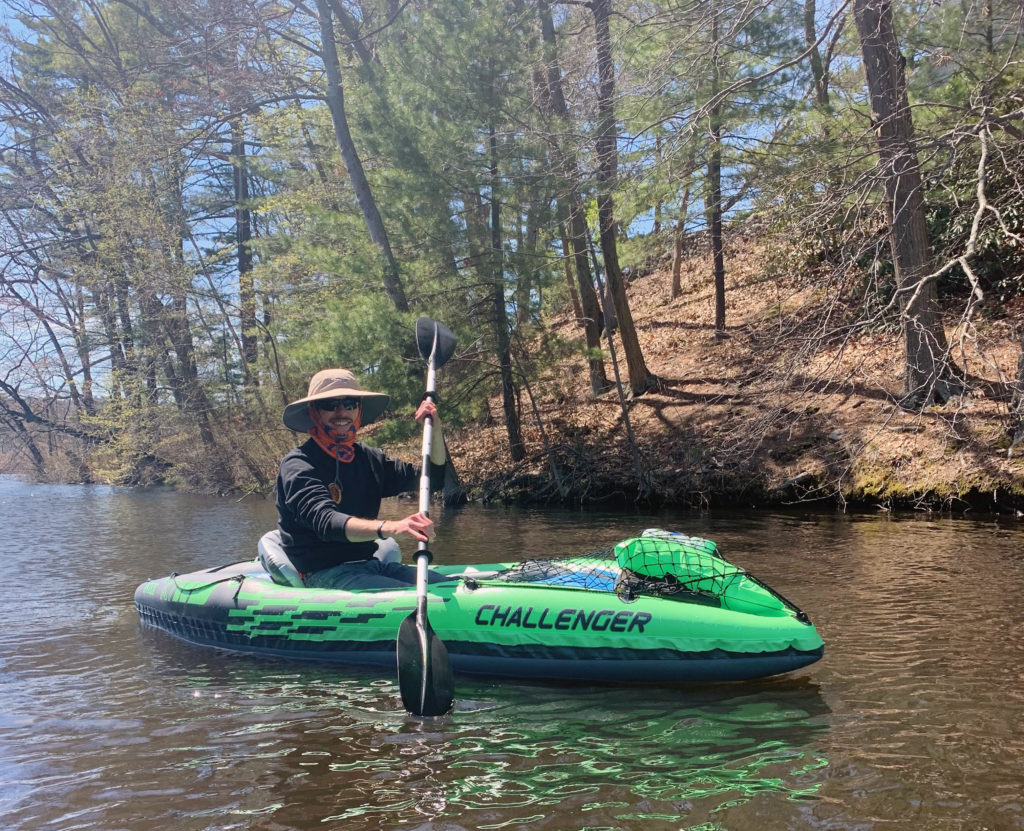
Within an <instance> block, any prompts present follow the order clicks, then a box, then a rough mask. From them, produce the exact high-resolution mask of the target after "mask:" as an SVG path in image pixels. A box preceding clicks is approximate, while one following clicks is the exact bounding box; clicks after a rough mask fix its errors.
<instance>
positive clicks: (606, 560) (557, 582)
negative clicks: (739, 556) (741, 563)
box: [501, 528, 745, 605]
mask: <svg viewBox="0 0 1024 831" xmlns="http://www.w3.org/2000/svg"><path fill="white" fill-rule="evenodd" d="M743 574H745V572H744V570H743V569H741V568H738V567H737V566H734V565H733V564H732V563H729V562H726V561H725V560H723V559H722V558H721V557H719V556H718V548H717V546H716V545H715V544H714V543H713V542H712V541H711V540H705V539H701V538H700V537H688V536H686V535H685V534H678V533H676V532H674V531H662V530H660V529H655V528H651V529H648V530H646V531H644V532H643V534H642V535H641V536H639V537H631V538H629V539H626V540H623V541H622V542H620V543H619V544H618V545H615V546H609V547H608V548H601V549H598V550H597V551H592V552H590V553H589V554H586V555H583V556H580V557H559V558H551V559H533V560H524V561H523V562H521V563H518V564H516V565H515V566H514V567H513V568H511V569H509V570H508V571H506V572H504V573H503V574H502V575H501V579H502V580H505V581H508V582H516V583H518V582H526V583H535V584H536V583H544V584H547V585H551V586H561V587H564V588H579V589H588V590H590V591H608V592H615V593H616V594H617V595H618V596H619V597H620V598H621V599H623V600H626V601H630V600H636V599H637V598H638V597H641V596H645V595H646V596H651V595H655V596H659V597H668V598H675V599H678V600H689V601H691V602H698V603H710V604H713V605H718V602H719V598H721V597H722V595H723V594H725V591H726V589H728V587H729V586H730V585H732V583H733V582H735V581H736V580H738V579H740V578H741V577H742V575H743Z"/></svg>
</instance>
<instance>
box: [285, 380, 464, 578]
mask: <svg viewBox="0 0 1024 831" xmlns="http://www.w3.org/2000/svg"><path fill="white" fill-rule="evenodd" d="M389 400H390V399H389V398H388V396H387V395H385V394H384V393H379V392H371V391H369V390H364V389H363V388H362V387H361V386H360V385H359V382H358V381H357V380H356V377H355V375H353V374H352V373H351V372H350V371H349V370H347V369H324V370H321V371H320V372H318V373H317V374H316V375H314V376H313V378H312V379H311V380H310V382H309V390H308V393H307V395H306V397H305V398H300V399H299V400H298V401H293V402H292V403H291V404H289V405H288V406H287V407H286V408H285V411H284V423H285V425H286V426H287V427H289V428H291V429H292V430H295V431H296V432H299V433H309V435H310V438H309V439H308V440H307V441H306V442H305V443H304V444H302V445H301V446H300V447H297V448H296V449H294V450H292V451H291V452H290V453H288V455H286V456H285V457H284V459H283V460H282V461H281V468H280V471H279V473H278V477H277V515H278V529H279V531H280V535H281V544H282V547H283V548H284V551H285V554H286V555H287V556H288V559H289V560H291V562H292V564H293V565H294V566H295V569H296V570H297V571H298V572H299V574H300V575H301V578H302V581H303V583H304V584H305V585H306V586H309V587H312V588H331V589H348V590H351V589H367V588H394V587H398V586H410V585H415V583H416V569H415V567H413V566H407V565H403V564H402V563H401V562H387V561H385V560H386V558H377V557H374V554H375V553H376V552H377V550H378V543H379V542H381V541H384V540H388V539H389V538H394V537H408V538H410V539H412V540H416V541H429V540H430V539H431V538H432V537H433V535H434V523H433V521H432V520H431V519H430V518H429V517H428V516H426V515H425V514H423V513H420V512H419V511H417V512H416V513H414V514H409V515H408V516H407V517H405V518H403V519H388V520H381V519H378V516H377V515H378V513H379V512H380V504H381V500H382V499H383V498H385V497H389V496H397V495H398V494H400V493H405V492H407V491H415V490H418V488H419V479H420V469H419V467H418V466H417V465H413V464H409V463H408V462H403V461H400V460H398V459H392V458H390V457H388V456H387V455H386V454H385V453H384V451H383V450H379V449H377V448H374V447H369V446H367V445H365V444H363V443H362V442H358V441H356V436H357V434H358V432H359V429H360V428H361V427H363V426H365V425H367V424H369V423H370V422H372V421H373V420H374V419H376V418H378V417H379V416H380V415H381V413H383V412H384V410H385V409H386V408H387V406H388V402H389ZM427 416H430V418H431V419H432V421H433V437H432V442H431V446H430V471H429V477H430V485H431V490H432V491H433V490H436V489H437V488H438V487H440V485H441V484H442V482H443V479H444V469H445V468H444V466H445V447H444V436H443V433H442V429H441V420H440V418H439V417H438V413H437V407H436V405H435V404H434V402H433V401H431V400H429V399H426V400H424V401H423V403H421V404H420V406H419V408H418V409H417V410H416V414H415V419H416V420H417V421H422V420H423V419H424V418H426V417H427ZM443 579H445V578H444V577H443V576H442V575H440V574H436V573H434V572H430V573H429V580H430V582H432V583H433V582H440V581H441V580H443Z"/></svg>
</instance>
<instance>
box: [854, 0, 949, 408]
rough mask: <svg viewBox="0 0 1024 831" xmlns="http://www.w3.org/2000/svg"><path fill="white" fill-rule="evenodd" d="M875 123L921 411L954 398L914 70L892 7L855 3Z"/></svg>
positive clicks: (876, 0) (910, 375) (881, 2)
mask: <svg viewBox="0 0 1024 831" xmlns="http://www.w3.org/2000/svg"><path fill="white" fill-rule="evenodd" d="M853 11H854V17H855V18H856V21H857V33H858V35H859V37H860V44H861V52H862V54H863V56H864V69H865V74H866V76H867V84H868V93H869V96H870V100H871V120H872V122H873V124H874V127H875V134H876V136H877V139H878V155H879V159H880V161H881V167H882V176H883V184H884V191H885V209H886V216H887V218H888V221H889V243H890V248H891V250H892V258H893V266H894V270H895V273H896V287H897V291H898V293H899V298H900V308H901V312H902V317H903V345H904V358H905V364H906V377H905V379H904V385H903V405H904V406H906V407H909V408H915V409H916V408H920V407H925V406H928V405H929V404H932V403H944V402H945V401H947V400H948V399H949V397H950V394H951V392H950V388H949V384H948V383H947V381H946V375H947V366H946V354H947V344H946V336H945V332H944V331H943V329H942V321H941V318H940V315H939V306H938V292H937V289H936V286H935V282H934V281H925V279H924V278H925V277H926V276H927V275H928V274H929V272H930V271H931V257H930V253H929V244H928V228H927V225H926V224H925V204H924V191H923V183H922V181H921V170H920V167H919V165H918V161H917V150H916V148H915V146H914V125H913V120H912V118H911V113H910V104H909V102H908V100H907V90H906V78H905V76H904V72H903V68H904V65H905V63H906V61H905V59H904V58H903V56H902V55H901V54H900V51H899V44H898V43H897V40H896V31H895V29H894V27H893V20H892V8H891V5H890V3H889V1H888V0H854V4H853Z"/></svg>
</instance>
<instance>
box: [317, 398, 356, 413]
mask: <svg viewBox="0 0 1024 831" xmlns="http://www.w3.org/2000/svg"><path fill="white" fill-rule="evenodd" d="M338 407H344V408H345V409H346V410H355V409H357V408H358V407H359V399H358V398H325V399H323V400H322V401H317V402H316V408H317V409H318V410H322V411H323V412H325V413H327V412H331V411H333V410H336V409H338Z"/></svg>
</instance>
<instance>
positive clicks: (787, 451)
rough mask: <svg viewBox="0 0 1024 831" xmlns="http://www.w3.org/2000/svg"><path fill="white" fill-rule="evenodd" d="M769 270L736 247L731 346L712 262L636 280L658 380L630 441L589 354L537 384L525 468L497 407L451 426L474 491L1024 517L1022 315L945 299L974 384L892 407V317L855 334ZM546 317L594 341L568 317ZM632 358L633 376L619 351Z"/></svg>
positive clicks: (897, 379) (897, 385)
mask: <svg viewBox="0 0 1024 831" xmlns="http://www.w3.org/2000/svg"><path fill="white" fill-rule="evenodd" d="M763 270H764V269H763V265H762V263H761V261H760V252H759V251H758V249H757V248H756V247H755V246H754V245H753V244H752V243H751V242H750V241H747V240H743V239H739V240H733V242H732V243H731V245H730V249H729V251H728V260H727V272H728V275H729V277H728V281H727V289H726V291H727V303H728V310H727V331H728V335H729V336H728V338H726V339H724V340H721V341H716V339H715V338H714V333H713V328H712V322H713V320H714V289H713V284H712V281H711V273H712V271H711V266H710V262H709V261H708V259H707V257H704V256H700V257H693V258H691V259H690V260H688V261H686V262H685V263H684V265H683V280H682V284H683V292H682V294H681V296H679V297H678V298H676V299H674V300H672V299H670V297H669V290H670V279H671V278H670V274H669V271H668V263H667V262H666V261H665V260H662V261H661V262H659V263H658V264H657V265H656V267H655V268H653V269H652V270H651V271H650V272H649V273H647V274H644V275H643V276H640V277H637V278H636V279H634V280H632V282H631V284H630V286H629V300H630V304H631V308H632V312H633V317H634V320H635V323H636V328H637V331H638V335H639V339H640V343H641V348H642V350H643V354H644V358H645V360H646V362H647V365H648V369H649V370H650V371H651V372H653V373H654V374H655V375H656V376H657V377H658V378H659V380H660V387H659V389H658V390H656V391H654V392H651V393H648V394H645V395H643V396H641V397H639V398H637V399H635V400H633V401H630V402H629V406H628V421H629V426H630V428H631V431H632V433H633V435H634V437H635V443H634V444H635V447H634V446H633V445H632V444H631V443H630V441H629V438H628V434H627V429H626V420H625V418H624V415H623V411H622V408H621V406H620V403H619V397H618V393H617V392H614V391H613V392H612V393H609V394H606V395H603V396H600V397H597V398H595V397H594V396H592V395H591V394H590V389H589V384H588V375H587V370H586V362H585V360H584V357H583V356H582V355H577V356H575V357H573V358H570V359H567V360H565V361H563V362H562V363H560V364H559V365H557V366H555V367H554V368H553V369H551V370H550V371H548V372H546V373H545V374H544V375H543V376H542V377H541V378H539V379H538V380H536V381H535V382H533V383H532V385H531V392H532V396H533V400H532V401H531V400H530V398H529V397H528V396H527V394H526V392H525V391H524V393H523V396H522V407H521V409H522V413H523V432H524V438H525V440H526V444H527V457H526V459H525V460H524V461H522V462H519V463H513V462H512V461H511V458H510V456H509V453H508V449H507V446H508V441H507V435H506V431H505V427H504V422H503V420H502V417H501V404H500V401H498V400H496V399H495V400H492V402H491V412H492V415H493V417H492V418H491V419H489V421H488V423H485V424H474V425H471V426H470V427H467V428H466V429H464V430H461V431H458V432H455V431H449V433H448V437H449V446H450V449H451V452H452V455H453V459H454V461H455V464H456V466H457V469H458V471H459V474H460V476H461V477H462V480H463V484H464V485H465V486H466V488H467V491H468V494H469V496H470V498H473V499H483V500H506V501H515V502H531V503H532V502H539V503H548V502H562V503H569V504H589V503H600V504H623V505H626V504H633V503H635V502H636V501H638V500H639V501H641V502H646V503H649V504H655V505H686V506H695V507H705V506H711V505H720V504H727V505H741V506H745V507H754V506H757V507H761V506H766V505H777V506H781V505H794V504H806V503H816V504H818V505H820V506H838V507H851V508H852V507H860V508H882V509H889V510H906V509H926V510H941V511H952V512H961V511H968V510H974V511H1016V512H1020V511H1024V460H1022V459H1021V454H1024V447H1021V448H1017V449H1016V450H1017V452H1016V453H1010V444H1011V440H1010V436H1009V434H1008V432H1007V427H1008V412H1007V402H1008V400H1009V382H1010V381H1012V380H1013V378H1014V373H1015V371H1016V364H1017V357H1018V352H1019V339H1018V337H1017V335H1016V333H1017V332H1018V331H1019V326H1020V325H1021V320H1022V317H1024V315H1022V309H1024V307H1022V306H1021V305H1020V304H1018V305H1016V306H1015V307H1013V308H1009V309H1002V310H1000V313H999V314H998V315H997V314H992V313H991V311H989V312H988V313H987V314H984V315H982V314H975V315H974V316H973V318H972V319H971V320H970V321H969V322H968V323H966V324H965V323H964V322H963V321H962V320H961V319H960V317H959V310H954V309H952V308H950V309H949V310H948V314H947V333H948V336H949V340H950V343H951V344H952V345H953V352H954V358H955V362H956V365H957V367H958V369H959V371H960V372H962V373H963V374H964V376H965V377H967V378H969V388H968V390H967V392H966V394H964V395H963V396H959V397H957V398H955V399H954V400H952V401H951V402H949V403H947V404H946V405H945V406H943V407H934V408H929V409H927V410H926V411H924V412H921V413H914V412H907V411H904V410H902V409H901V408H900V407H899V406H898V404H897V400H898V396H899V393H900V390H901V382H902V372H903V351H902V340H901V338H900V334H899V332H898V331H897V329H896V328H895V327H894V326H891V325H890V326H888V327H885V326H881V325H879V326H876V327H873V328H870V329H866V328H861V327H858V328H853V327H850V326H849V325H847V321H848V319H852V318H853V317H854V316H855V314H856V311H857V310H856V309H854V308H852V307H851V306H849V305H844V303H851V302H852V301H844V299H843V298H842V297H833V296H830V295H829V294H828V292H827V291H825V290H823V289H822V288H821V287H820V284H814V285H812V284H810V282H809V281H808V284H801V283H800V281H799V280H791V281H789V282H788V283H785V282H783V281H780V280H779V278H778V277H777V276H776V277H773V278H772V279H771V280H770V281H769V280H767V279H765V278H764V277H762V276H761V274H762V273H763ZM550 326H551V331H552V332H553V333H554V334H555V335H557V336H560V337H562V338H566V339H580V338H581V336H580V335H579V334H578V333H577V332H578V330H577V329H576V324H575V321H574V320H573V319H572V318H571V316H570V315H563V316H561V317H559V318H557V319H555V320H552V321H550ZM606 353H607V352H606ZM619 360H620V364H622V372H623V373H625V366H624V362H623V361H622V356H621V350H620V354H619ZM608 375H609V377H612V365H611V363H610V362H608ZM623 380H624V381H625V379H623ZM534 407H535V408H536V416H534V414H533V413H534V410H533V408H534Z"/></svg>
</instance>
